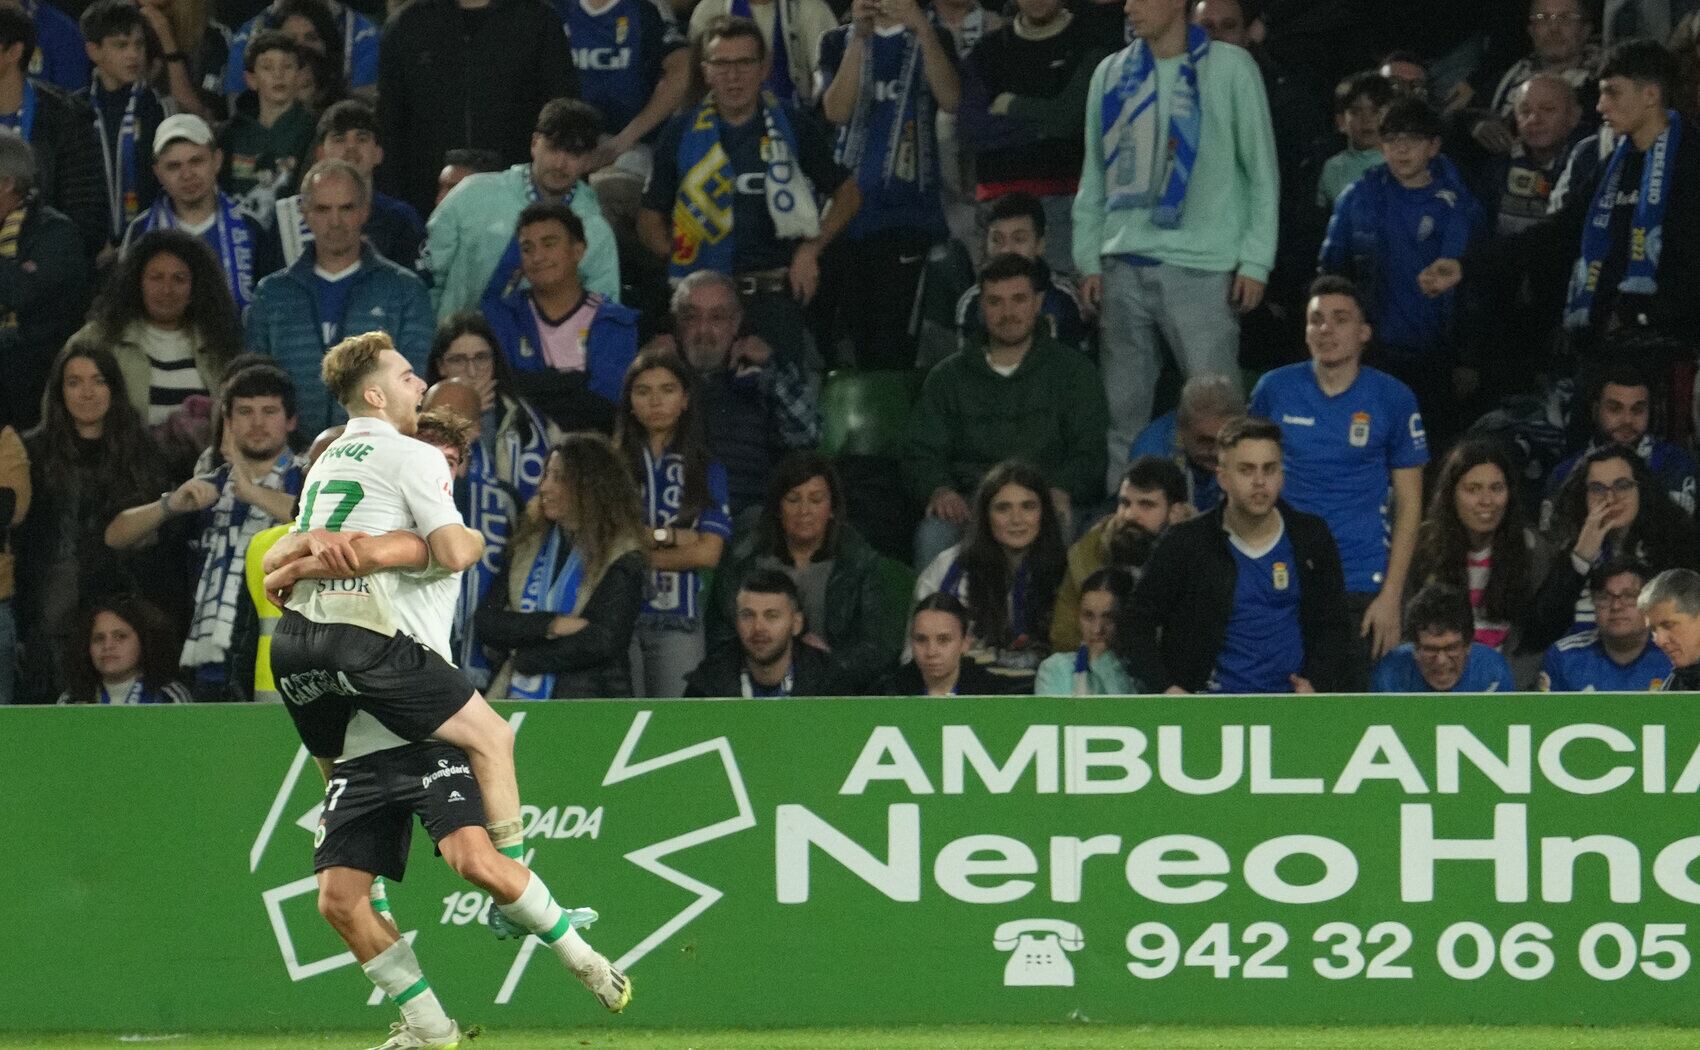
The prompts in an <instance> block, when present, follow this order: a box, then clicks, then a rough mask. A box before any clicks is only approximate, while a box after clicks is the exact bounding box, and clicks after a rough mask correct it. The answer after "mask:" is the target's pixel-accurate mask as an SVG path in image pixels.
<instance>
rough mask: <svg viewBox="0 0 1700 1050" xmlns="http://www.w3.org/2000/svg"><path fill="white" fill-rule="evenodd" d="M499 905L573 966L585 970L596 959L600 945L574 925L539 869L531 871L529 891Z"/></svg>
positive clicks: (575, 968)
mask: <svg viewBox="0 0 1700 1050" xmlns="http://www.w3.org/2000/svg"><path fill="white" fill-rule="evenodd" d="M497 907H498V908H500V909H501V910H502V914H503V915H506V916H507V917H508V918H510V919H512V920H513V921H514V922H516V923H518V924H519V925H520V926H521V927H523V928H524V929H527V930H530V931H531V932H532V933H535V934H536V935H537V936H538V938H539V939H541V940H542V941H543V943H544V944H547V945H548V946H549V947H551V948H553V949H554V950H555V954H556V955H559V956H560V957H561V961H562V962H564V963H566V964H567V966H568V967H569V968H571V969H573V970H575V971H576V970H582V969H584V968H585V967H586V966H589V965H590V964H591V963H593V962H595V961H596V959H597V954H596V949H594V948H592V947H591V946H590V945H589V944H586V943H585V940H584V938H583V937H580V936H579V935H578V931H577V930H575V929H573V928H572V923H571V922H570V921H569V919H568V917H567V913H566V912H565V911H563V910H562V909H561V906H560V905H559V904H556V903H555V898H553V897H551V896H550V895H549V887H547V886H545V885H543V880H542V879H540V878H538V877H537V873H536V872H532V873H531V878H530V879H529V880H528V881H527V882H526V884H525V892H523V893H521V894H520V895H519V899H518V900H516V901H514V902H513V903H512V904H499V905H497Z"/></svg>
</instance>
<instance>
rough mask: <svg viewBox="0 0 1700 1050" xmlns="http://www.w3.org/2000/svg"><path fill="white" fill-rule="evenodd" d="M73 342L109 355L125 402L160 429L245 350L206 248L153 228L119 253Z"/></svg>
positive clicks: (214, 384)
mask: <svg viewBox="0 0 1700 1050" xmlns="http://www.w3.org/2000/svg"><path fill="white" fill-rule="evenodd" d="M71 342H72V343H74V344H76V345H79V346H98V347H104V348H105V349H107V350H110V351H111V352H112V356H113V357H115V358H116V359H117V360H118V367H119V369H120V370H121V371H122V372H123V373H124V383H125V388H126V390H127V391H128V392H129V398H130V404H131V405H133V406H134V407H135V409H136V413H137V414H138V415H140V416H141V417H142V418H143V419H144V420H146V421H147V423H148V425H149V426H158V425H160V424H162V423H164V422H165V421H166V419H167V418H168V417H170V415H171V413H172V412H173V411H174V410H175V409H176V408H177V407H178V406H179V405H181V404H182V403H183V402H184V401H185V400H186V399H188V398H189V397H190V396H191V395H193V394H211V393H213V392H214V391H216V390H218V387H219V383H220V382H222V381H223V379H224V374H225V372H226V370H227V369H228V367H229V365H230V362H231V359H232V358H234V357H236V355H237V354H240V353H241V352H242V324H241V321H240V319H239V316H238V314H237V311H236V301H235V300H234V299H232V298H231V297H230V287H229V285H228V284H227V283H226V282H225V279H224V274H223V273H222V272H221V271H220V270H219V267H218V260H217V259H215V258H213V254H212V251H211V249H209V248H208V247H207V245H206V242H205V241H203V240H201V239H200V238H199V237H196V236H195V235H194V234H191V233H185V232H183V231H182V230H167V229H160V230H150V231H148V232H147V233H144V234H143V235H142V236H141V237H139V238H137V240H136V242H135V244H133V245H131V247H130V250H129V251H127V252H125V253H124V255H123V258H122V259H121V261H120V262H119V263H118V268H117V270H116V271H115V272H114V273H113V275H112V280H111V281H110V282H109V283H108V284H107V286H106V290H105V291H104V292H102V293H101V296H100V298H99V299H97V300H95V304H94V308H93V309H92V310H91V311H90V313H89V322H88V324H86V325H84V326H83V327H82V328H81V329H80V330H78V332H77V334H76V335H73V336H72V337H71Z"/></svg>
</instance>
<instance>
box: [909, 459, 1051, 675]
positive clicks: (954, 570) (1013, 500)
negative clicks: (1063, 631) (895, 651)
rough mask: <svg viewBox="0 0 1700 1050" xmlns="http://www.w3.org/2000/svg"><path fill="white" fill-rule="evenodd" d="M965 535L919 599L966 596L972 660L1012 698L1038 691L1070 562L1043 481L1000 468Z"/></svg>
mask: <svg viewBox="0 0 1700 1050" xmlns="http://www.w3.org/2000/svg"><path fill="white" fill-rule="evenodd" d="M966 537H967V538H966V539H964V540H963V542H962V543H960V544H958V545H957V546H954V547H950V548H948V549H947V550H945V551H944V552H942V553H941V554H939V556H938V557H936V558H934V559H933V562H932V564H931V565H928V566H927V568H926V571H924V572H922V573H921V578H920V581H919V582H918V583H916V585H915V598H916V600H917V601H919V600H920V599H922V598H925V597H926V596H927V595H929V594H932V593H934V592H936V591H944V592H946V593H948V594H955V595H956V596H957V597H958V598H961V599H962V602H963V604H964V605H966V606H967V607H968V618H969V626H970V628H971V632H972V634H973V636H974V645H973V646H972V648H971V649H970V650H969V656H970V658H972V659H973V660H974V661H975V662H976V663H980V664H983V665H986V666H987V668H988V669H989V670H991V671H992V672H993V673H994V674H998V675H1000V676H1002V677H1004V678H1005V679H1006V680H1008V681H1009V684H1010V690H1011V691H1012V692H1032V690H1033V676H1034V673H1035V672H1036V671H1037V670H1038V667H1039V663H1040V661H1042V660H1043V659H1044V658H1045V657H1047V656H1049V655H1050V642H1049V639H1050V636H1051V611H1052V606H1053V605H1054V604H1055V603H1056V597H1057V587H1058V585H1059V584H1061V583H1062V578H1063V574H1064V573H1065V572H1066V571H1067V561H1068V548H1067V546H1066V545H1065V543H1064V541H1063V535H1062V523H1061V522H1060V520H1059V519H1058V518H1057V512H1056V510H1055V508H1054V507H1053V506H1052V505H1051V500H1050V486H1049V485H1048V484H1046V482H1045V478H1044V476H1043V475H1042V474H1040V473H1039V472H1038V471H1037V470H1035V469H1034V468H1032V467H1030V466H1028V465H1027V464H1025V463H1022V462H1019V461H1016V460H1006V461H1005V462H1003V463H1000V464H998V465H997V466H995V467H993V468H992V469H991V470H990V471H988V472H987V474H986V476H985V478H984V479H983V480H982V481H981V482H980V487H979V489H978V490H977V491H976V492H975V493H974V504H973V506H972V508H970V514H969V520H968V530H967V533H966ZM905 656H907V653H905Z"/></svg>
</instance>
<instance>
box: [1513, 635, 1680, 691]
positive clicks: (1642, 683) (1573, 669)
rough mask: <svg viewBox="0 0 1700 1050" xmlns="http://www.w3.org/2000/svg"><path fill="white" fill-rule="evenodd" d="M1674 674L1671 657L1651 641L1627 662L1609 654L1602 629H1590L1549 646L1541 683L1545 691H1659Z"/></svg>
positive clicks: (1542, 662) (1543, 663) (1543, 665)
mask: <svg viewBox="0 0 1700 1050" xmlns="http://www.w3.org/2000/svg"><path fill="white" fill-rule="evenodd" d="M1670 673H1671V664H1670V657H1668V656H1666V655H1665V654H1664V652H1663V651H1662V650H1661V649H1660V648H1659V647H1658V646H1656V645H1654V644H1653V643H1652V642H1651V641H1649V642H1648V643H1647V647H1646V648H1644V649H1642V650H1641V655H1640V656H1638V657H1636V658H1635V659H1634V661H1632V662H1631V663H1629V664H1627V665H1625V664H1620V663H1618V662H1617V661H1616V660H1613V659H1612V658H1611V656H1610V655H1608V654H1607V653H1606V647H1605V646H1604V645H1602V644H1600V632H1599V631H1597V630H1588V631H1579V632H1577V633H1576V634H1572V635H1569V636H1567V637H1564V638H1560V639H1559V640H1558V641H1556V642H1554V643H1553V644H1552V646H1551V647H1550V648H1548V649H1547V655H1546V659H1544V660H1542V661H1541V679H1540V686H1541V691H1542V692H1545V693H1595V692H1599V693H1646V692H1658V691H1659V690H1660V689H1661V688H1663V686H1664V683H1665V679H1667V678H1669V677H1670Z"/></svg>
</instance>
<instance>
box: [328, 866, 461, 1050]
mask: <svg viewBox="0 0 1700 1050" xmlns="http://www.w3.org/2000/svg"><path fill="white" fill-rule="evenodd" d="M318 878H319V914H320V915H323V916H324V917H325V920H326V921H327V922H329V923H330V924H331V927H332V928H333V929H335V930H336V932H337V936H339V937H341V938H342V941H343V943H344V944H346V945H348V949H349V951H351V952H353V953H354V958H355V960H356V961H357V962H359V963H360V968H361V969H362V970H364V971H365V973H366V976H367V977H368V978H369V979H370V980H371V982H372V983H373V984H375V985H377V986H378V987H379V988H380V989H382V990H383V992H384V994H385V995H387V996H389V998H390V1001H391V1002H393V1003H395V1004H396V1005H397V1006H398V1007H400V1008H401V1016H402V1020H401V1021H400V1022H398V1023H397V1024H395V1025H394V1026H392V1027H391V1029H390V1038H389V1039H388V1040H387V1041H385V1042H384V1043H382V1044H380V1045H379V1046H377V1047H374V1048H373V1050H454V1048H455V1047H458V1046H459V1045H460V1026H459V1025H457V1024H455V1022H454V1021H453V1020H451V1019H450V1018H449V1016H448V1014H446V1013H444V1012H443V1004H442V1003H440V1002H438V1001H437V994H436V993H435V992H433V991H432V990H431V985H430V982H428V981H427V980H426V979H425V974H424V972H423V971H422V970H421V969H420V967H419V960H418V959H417V958H416V957H415V956H414V954H413V948H412V947H411V946H410V945H409V944H408V943H407V942H406V941H405V940H402V939H401V938H400V937H398V936H396V930H395V927H393V926H391V925H390V924H389V923H387V922H385V921H384V920H383V919H381V918H379V917H378V913H377V912H376V911H374V910H373V908H372V898H371V892H372V875H371V873H369V872H364V871H360V870H358V869H355V868H341V867H337V868H326V869H324V870H322V871H320V872H319V876H318Z"/></svg>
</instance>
